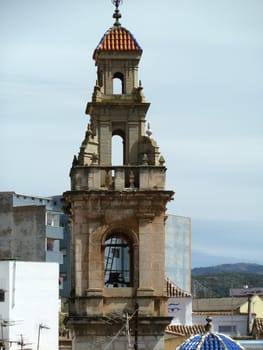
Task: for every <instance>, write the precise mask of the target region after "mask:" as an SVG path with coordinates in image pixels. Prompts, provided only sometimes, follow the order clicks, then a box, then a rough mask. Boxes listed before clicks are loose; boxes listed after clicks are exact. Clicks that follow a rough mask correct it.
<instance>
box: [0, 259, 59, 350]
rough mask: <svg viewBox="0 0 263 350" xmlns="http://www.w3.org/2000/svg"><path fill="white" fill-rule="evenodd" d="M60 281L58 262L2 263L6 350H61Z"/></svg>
mask: <svg viewBox="0 0 263 350" xmlns="http://www.w3.org/2000/svg"><path fill="white" fill-rule="evenodd" d="M58 281H59V265H58V263H48V262H22V261H15V260H5V261H0V326H1V329H0V330H1V335H0V338H2V340H3V341H4V345H5V349H10V350H15V349H20V348H21V349H24V350H26V349H28V350H29V349H30V350H47V349H50V350H58V333H59V332H58V313H59V295H58V292H59V288H58ZM21 343H22V344H21Z"/></svg>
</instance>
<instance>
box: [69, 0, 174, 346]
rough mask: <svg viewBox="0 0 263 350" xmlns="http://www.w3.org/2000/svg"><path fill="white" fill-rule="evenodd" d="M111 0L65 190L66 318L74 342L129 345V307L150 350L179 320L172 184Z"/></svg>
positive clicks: (134, 56)
mask: <svg viewBox="0 0 263 350" xmlns="http://www.w3.org/2000/svg"><path fill="white" fill-rule="evenodd" d="M113 2H114V4H115V7H116V8H115V13H114V15H113V17H114V18H115V23H114V26H113V27H111V28H110V29H109V30H107V31H106V33H105V34H104V35H103V37H102V39H101V41H100V42H99V44H98V45H97V47H96V48H95V50H94V53H93V59H94V61H95V65H96V67H97V80H96V83H95V86H94V90H93V94H92V100H91V102H88V104H87V108H86V114H87V115H89V118H90V119H89V124H88V127H87V130H86V133H85V137H84V140H83V141H82V143H81V147H80V151H79V154H78V155H77V156H75V157H74V160H73V163H72V167H71V170H70V178H71V190H70V191H68V192H65V193H64V198H65V200H66V202H67V203H68V204H69V206H70V217H71V229H72V240H71V241H72V286H73V288H72V293H71V298H70V301H69V305H70V306H69V317H68V320H67V324H68V327H71V328H72V331H73V335H74V341H73V349H74V350H84V349H85V350H86V349H93V348H94V349H101V350H102V349H105V347H106V345H107V344H108V343H109V342H113V340H114V339H115V340H114V341H117V343H118V349H120V350H122V349H123V350H124V349H125V350H126V349H127V347H128V345H127V344H128V343H127V339H128V338H127V334H125V332H124V333H123V332H120V330H121V329H122V328H123V326H124V328H123V329H125V322H126V321H125V320H124V319H123V315H129V316H127V319H128V320H129V321H130V325H129V327H130V329H131V333H130V334H129V336H131V338H132V340H131V342H132V343H133V344H134V349H136V346H137V345H136V344H137V342H138V341H139V342H140V343H143V344H144V349H146V350H152V349H155V350H161V349H163V343H162V339H163V333H164V329H165V327H166V325H168V324H169V323H170V320H171V319H170V317H168V316H167V312H168V309H167V299H168V295H167V291H166V282H165V220H166V205H167V203H168V202H169V201H170V200H171V199H172V197H173V194H174V193H173V191H168V190H166V189H165V174H166V167H165V166H164V159H163V157H162V156H161V154H160V152H159V148H158V146H157V143H156V141H155V140H154V139H153V138H152V137H151V132H150V130H149V128H148V129H146V114H147V111H148V109H149V106H150V104H149V103H148V102H147V101H146V99H145V97H144V94H143V92H142V91H143V88H142V84H141V82H140V81H139V80H138V66H139V62H140V59H141V55H142V48H141V47H140V45H139V44H138V42H137V41H136V39H135V38H134V36H133V35H132V34H131V33H130V32H129V31H128V30H127V29H126V28H124V27H122V26H121V24H120V22H119V19H120V12H119V4H120V0H114V1H113ZM115 80H117V81H118V83H119V90H118V91H117V93H116V92H115V86H114V84H115ZM114 136H119V137H120V138H121V140H122V149H121V152H122V154H123V157H122V158H123V161H122V163H121V164H113V159H112V154H113V149H112V138H113V137H114ZM116 335H118V336H117V338H116ZM115 348H116V347H112V349H115ZM137 348H138V347H137ZM116 349H117V348H116Z"/></svg>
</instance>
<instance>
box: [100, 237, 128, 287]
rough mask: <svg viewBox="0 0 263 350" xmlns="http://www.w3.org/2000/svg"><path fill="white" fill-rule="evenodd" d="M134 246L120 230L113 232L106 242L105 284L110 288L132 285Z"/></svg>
mask: <svg viewBox="0 0 263 350" xmlns="http://www.w3.org/2000/svg"><path fill="white" fill-rule="evenodd" d="M131 260H132V246H131V243H130V241H129V240H128V239H127V238H126V237H125V236H124V235H123V233H120V232H114V233H112V234H111V235H110V236H109V237H108V238H107V239H106V242H105V250H104V285H105V287H108V288H121V287H130V286H132V271H131V266H132V263H131Z"/></svg>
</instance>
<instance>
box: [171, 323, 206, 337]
mask: <svg viewBox="0 0 263 350" xmlns="http://www.w3.org/2000/svg"><path fill="white" fill-rule="evenodd" d="M165 331H166V332H167V333H173V334H177V335H187V336H190V335H195V334H203V333H205V326H204V325H192V326H185V325H175V324H170V325H169V326H168V327H167V328H166V330H165Z"/></svg>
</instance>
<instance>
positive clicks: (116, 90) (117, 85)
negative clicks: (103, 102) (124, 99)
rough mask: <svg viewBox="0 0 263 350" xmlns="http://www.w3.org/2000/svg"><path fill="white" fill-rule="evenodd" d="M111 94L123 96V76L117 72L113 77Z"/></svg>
mask: <svg viewBox="0 0 263 350" xmlns="http://www.w3.org/2000/svg"><path fill="white" fill-rule="evenodd" d="M113 94H114V95H122V94H124V77H123V74H122V73H120V72H117V73H115V74H114V75H113Z"/></svg>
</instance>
